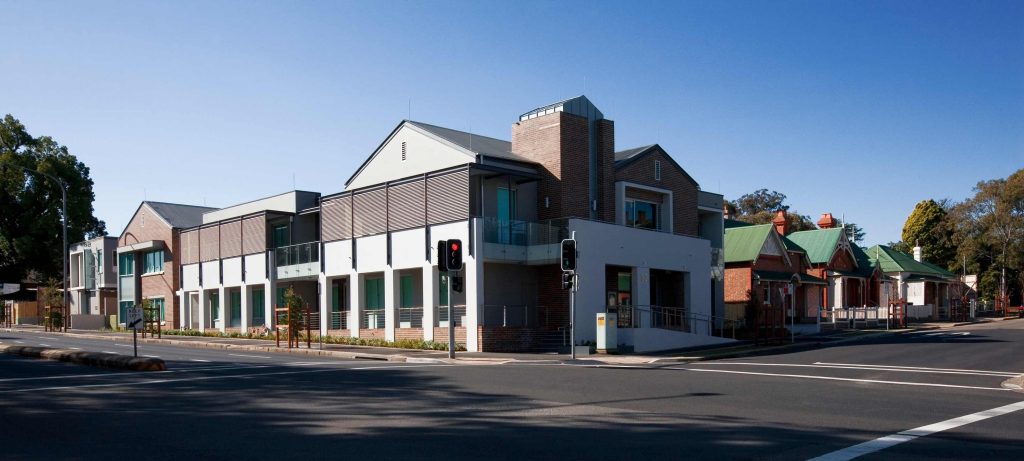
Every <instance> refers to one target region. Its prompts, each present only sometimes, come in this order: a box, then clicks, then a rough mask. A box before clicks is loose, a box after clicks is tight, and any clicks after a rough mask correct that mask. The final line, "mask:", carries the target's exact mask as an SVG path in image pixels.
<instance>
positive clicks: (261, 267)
mask: <svg viewBox="0 0 1024 461" xmlns="http://www.w3.org/2000/svg"><path fill="white" fill-rule="evenodd" d="M243 257H244V258H245V283H248V284H253V283H257V281H261V280H264V279H266V278H267V255H266V254H265V253H258V254H254V255H247V256H243Z"/></svg>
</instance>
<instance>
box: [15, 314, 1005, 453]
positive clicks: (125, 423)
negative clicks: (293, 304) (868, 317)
mask: <svg viewBox="0 0 1024 461" xmlns="http://www.w3.org/2000/svg"><path fill="white" fill-rule="evenodd" d="M18 341H21V343H20V344H23V345H35V346H38V345H41V344H49V345H51V346H54V347H66V348H69V347H79V348H82V349H84V350H96V351H111V352H124V353H130V351H131V350H130V348H126V347H123V346H119V345H118V344H124V343H120V342H118V343H115V342H113V341H102V340H85V339H77V338H71V337H67V336H59V335H48V334H41V333H32V332H29V333H26V332H0V342H2V343H3V344H18ZM1022 342H1024V321H1006V322H998V323H993V324H987V325H978V326H971V327H960V328H956V329H953V330H948V331H947V330H944V331H931V332H919V333H913V334H907V335H898V336H894V337H886V338H883V339H877V340H866V341H863V342H858V343H852V344H845V345H842V346H836V347H828V348H823V349H816V350H811V351H803V352H794V353H783V354H776V355H768V356H761V357H753V358H745V359H736V360H725V361H714V362H697V363H689V364H660V365H657V364H656V365H643V366H611V365H602V364H598V363H596V362H587V361H579V362H574V363H557V362H538V363H529V364H524V363H518V364H505V365H446V364H412V363H392V362H380V361H358V360H334V359H325V358H322V357H315V358H314V357H305V356H296V355H287V354H275V353H247V352H231V351H224V350H215V349H193V348H181V347H176V346H165V345H148V344H147V345H144V346H141V347H140V355H155V356H160V357H161V358H163V359H164V360H166V361H167V363H168V371H166V372H147V373H135V372H120V371H111V370H103V369H96V368H89V367H82V366H78V365H70V364H65V363H59V362H49V361H44V360H31V359H23V358H18V357H13V356H3V355H0V409H2V410H0V434H2V440H3V441H4V443H2V444H0V459H5V460H21V459H47V460H50V459H105V458H110V457H117V456H124V455H128V454H129V453H133V454H137V455H139V456H143V457H144V459H188V458H195V459H225V458H236V457H241V458H252V459H270V458H276V459H295V458H301V459H342V458H345V459H431V458H457V459H483V458H487V459H563V460H564V459H637V458H646V457H657V458H658V459H681V458H696V459H712V458H713V459H811V458H815V457H821V456H824V457H825V458H824V459H849V458H850V456H851V455H854V454H863V456H862V457H861V458H859V459H900V460H904V459H930V460H931V459H986V460H987V459H1014V460H1017V459H1024V442H1022V440H1021V439H1022V437H1024V403H1022V402H1024V393H1019V392H1014V391H1010V390H1007V389H1005V388H1003V387H1001V383H1002V382H1003V381H1005V380H1007V379H1008V378H1010V377H1012V376H1014V375H1017V374H1020V373H1024V354H1022V351H1024V347H1022ZM993 410H994V411H993ZM983 412H987V413H983ZM979 413H980V414H979ZM968 415H971V416H968ZM965 417H966V418H965ZM937 423H942V424H937ZM911 429H918V430H917V431H914V432H910V433H904V434H899V433H901V432H904V431H908V430H911ZM879 439H881V440H879ZM862 443H867V444H868V445H866V446H859V445H860V444H862ZM851 447H853V448H851Z"/></svg>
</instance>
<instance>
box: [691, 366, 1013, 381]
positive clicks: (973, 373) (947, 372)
mask: <svg viewBox="0 0 1024 461" xmlns="http://www.w3.org/2000/svg"><path fill="white" fill-rule="evenodd" d="M701 365H702V366H703V365H747V366H756V367H793V368H834V369H841V370H872V371H893V372H900V373H929V374H945V375H971V376H998V377H1003V378H1013V377H1015V376H1017V375H1018V373H1007V372H1002V371H981V370H978V371H968V370H940V369H935V368H930V369H920V368H913V367H911V368H901V367H886V366H877V367H876V366H873V365H854V364H826V363H821V362H816V363H815V364H813V365H806V364H799V363H757V362H707V363H703V364H701Z"/></svg>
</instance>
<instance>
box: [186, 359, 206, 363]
mask: <svg viewBox="0 0 1024 461" xmlns="http://www.w3.org/2000/svg"><path fill="white" fill-rule="evenodd" d="M189 360H191V361H193V362H203V363H207V362H209V360H203V359H189Z"/></svg>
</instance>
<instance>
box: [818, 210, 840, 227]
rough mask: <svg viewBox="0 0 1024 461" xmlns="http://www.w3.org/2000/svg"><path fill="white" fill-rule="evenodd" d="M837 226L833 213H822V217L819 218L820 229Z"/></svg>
mask: <svg viewBox="0 0 1024 461" xmlns="http://www.w3.org/2000/svg"><path fill="white" fill-rule="evenodd" d="M834 227H836V220H835V218H833V217H832V213H822V214H821V219H819V220H818V228H819V229H832V228H834Z"/></svg>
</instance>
